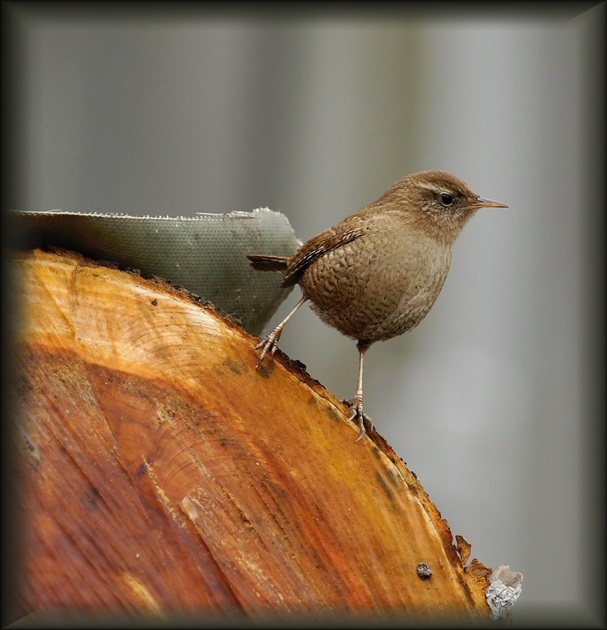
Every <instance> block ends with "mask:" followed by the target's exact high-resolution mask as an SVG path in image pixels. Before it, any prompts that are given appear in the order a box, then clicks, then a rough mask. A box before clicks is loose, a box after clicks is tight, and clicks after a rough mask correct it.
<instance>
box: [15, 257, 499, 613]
mask: <svg viewBox="0 0 607 630" xmlns="http://www.w3.org/2000/svg"><path fill="white" fill-rule="evenodd" d="M11 265H12V266H13V267H14V270H15V273H14V275H13V276H12V284H13V286H14V289H13V291H14V294H15V298H16V300H17V301H16V304H17V306H18V308H19V313H20V314H19V316H18V317H17V318H15V321H14V329H15V330H14V338H15V342H16V349H17V362H16V363H17V365H16V368H17V377H16V378H17V382H18V387H17V392H16V398H17V403H18V410H19V416H18V423H19V429H20V431H19V432H18V436H19V438H18V440H19V444H18V449H19V453H20V456H19V457H20V468H19V478H18V480H17V488H18V496H19V507H20V510H21V516H22V519H23V520H22V525H21V527H22V529H23V536H22V537H21V538H20V539H19V540H20V544H21V545H22V547H21V548H20V556H21V558H22V566H23V572H24V584H23V589H22V592H21V606H22V608H23V609H24V610H27V611H30V610H31V611H50V610H69V609H79V610H85V611H86V610H89V611H97V612H100V611H107V612H124V613H128V614H140V613H160V614H165V615H167V614H171V613H176V612H179V613H184V612H185V613H188V612H190V613H193V612H197V613H200V612H206V613H209V614H219V615H224V614H225V615H229V614H233V613H236V614H240V615H244V616H246V617H249V618H258V617H261V616H264V615H268V614H270V615H277V616H279V617H280V618H287V617H289V616H291V615H303V616H306V617H313V618H319V619H321V618H323V617H324V616H325V615H327V614H342V613H343V614H355V615H358V614H364V615H366V616H367V618H368V616H371V618H375V617H377V618H379V617H381V616H382V615H386V614H390V615H399V616H401V617H402V618H406V617H407V615H411V616H418V615H449V616H451V615H457V616H462V617H470V616H472V617H476V618H479V617H480V618H481V619H482V618H486V619H489V618H490V611H489V607H488V606H487V603H486V601H485V592H486V590H487V580H486V575H487V573H488V572H489V571H488V570H487V569H486V568H485V567H484V566H483V565H482V564H481V563H480V562H479V561H478V560H473V562H472V563H471V565H469V567H468V568H465V567H464V566H463V563H462V559H461V557H460V555H459V554H458V551H457V549H456V547H455V545H454V543H453V536H452V533H451V531H450V529H449V527H448V524H447V523H446V522H445V521H444V520H443V519H442V518H441V515H440V513H439V512H438V510H437V509H436V507H435V506H434V505H433V504H432V502H431V501H430V499H429V498H428V496H427V494H426V493H425V491H424V490H423V488H422V487H421V486H420V484H419V482H418V480H417V479H416V477H415V476H414V475H413V474H412V473H411V472H410V471H409V470H408V469H407V467H406V466H405V464H404V463H403V461H402V460H401V459H400V458H399V457H398V456H396V455H395V453H394V452H393V451H392V449H391V448H390V447H389V446H388V445H387V444H386V443H385V441H383V440H382V438H381V437H380V436H379V435H378V434H373V436H372V437H371V438H369V437H365V438H364V439H363V440H361V441H360V442H358V443H356V442H355V439H356V436H357V433H358V428H357V427H356V426H354V424H353V423H351V422H349V421H348V419H347V418H348V410H347V408H346V406H345V405H344V404H343V403H342V402H340V401H338V400H337V399H336V398H335V397H334V396H332V395H331V394H330V393H328V392H327V391H326V390H325V389H324V388H323V387H322V386H321V385H320V384H318V383H317V382H316V381H314V380H313V379H311V378H310V377H309V376H308V375H307V374H306V373H305V371H304V370H303V369H302V368H301V366H300V365H298V364H296V363H293V362H291V361H289V360H288V359H287V358H286V357H285V356H284V355H282V354H281V353H280V352H277V353H276V355H275V356H274V358H273V359H270V360H266V361H265V362H264V364H263V365H262V366H260V368H259V369H256V364H257V352H256V351H255V350H254V346H255V343H256V341H257V339H256V338H255V337H253V336H251V335H249V334H247V333H246V332H244V331H243V330H242V329H241V328H240V327H239V326H238V325H237V324H236V323H234V322H232V321H230V320H228V319H227V318H225V317H223V316H222V315H220V314H219V313H217V312H216V311H215V310H214V309H213V308H212V307H209V306H204V305H203V304H201V303H199V302H198V301H197V300H196V299H195V298H193V297H192V296H190V295H188V294H187V293H186V292H184V291H181V292H180V291H177V290H175V289H174V288H171V287H170V286H168V285H166V284H163V283H162V282H153V281H149V280H144V279H142V278H141V277H139V276H138V275H135V274H132V273H127V272H123V271H120V270H118V269H113V268H111V267H107V266H103V265H102V264H100V263H96V262H94V261H90V260H86V259H83V258H82V257H80V256H78V255H75V254H71V253H69V252H59V253H57V252H56V253H49V252H43V251H40V250H33V251H28V252H25V253H20V254H14V255H13V256H12V258H11ZM420 564H423V565H426V567H425V568H421V569H420V567H419V565H420ZM426 569H427V570H426Z"/></svg>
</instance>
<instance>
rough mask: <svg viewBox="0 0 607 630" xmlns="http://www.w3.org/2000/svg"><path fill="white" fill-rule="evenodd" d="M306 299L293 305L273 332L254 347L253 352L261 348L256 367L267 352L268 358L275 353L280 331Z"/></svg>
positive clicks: (303, 298)
mask: <svg viewBox="0 0 607 630" xmlns="http://www.w3.org/2000/svg"><path fill="white" fill-rule="evenodd" d="M307 299H308V298H307V297H305V296H304V297H302V298H301V300H299V302H297V304H296V305H295V308H294V309H293V310H292V311H291V312H290V313H289V314H288V315H287V316H286V317H285V318H284V319H283V320H282V321H281V322H280V324H278V326H276V328H274V330H273V331H272V332H271V333H270V334H269V335H268V336H267V337H264V338H263V339H262V340H261V341H260V342H259V343H258V344H257V345H256V346H255V350H259V348H261V354H260V355H259V360H258V361H257V367H259V366H260V365H261V362H262V361H263V360H264V357H265V356H266V354H268V352H269V353H270V356H272V355H273V354H274V353H275V352H276V344H277V343H278V340H279V339H280V335H281V334H282V329H283V328H284V327H285V326H286V324H287V322H288V321H289V320H290V319H291V317H293V315H295V313H296V312H297V309H299V307H300V306H302V304H303V303H304V302H305V301H306V300H307Z"/></svg>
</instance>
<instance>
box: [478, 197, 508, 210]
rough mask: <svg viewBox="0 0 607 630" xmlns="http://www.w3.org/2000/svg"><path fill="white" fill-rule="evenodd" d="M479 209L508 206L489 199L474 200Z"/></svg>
mask: <svg viewBox="0 0 607 630" xmlns="http://www.w3.org/2000/svg"><path fill="white" fill-rule="evenodd" d="M476 202H477V204H478V207H479V208H507V207H508V206H507V205H506V204H505V203H500V202H499V201H491V199H483V198H482V197H479V198H478V199H477V200H476Z"/></svg>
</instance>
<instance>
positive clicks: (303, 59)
mask: <svg viewBox="0 0 607 630" xmlns="http://www.w3.org/2000/svg"><path fill="white" fill-rule="evenodd" d="M47 4H48V5H50V8H49V9H47V10H46V11H44V12H41V11H38V10H37V11H33V12H32V11H29V10H28V9H27V6H26V5H27V3H23V4H21V5H20V4H19V3H16V5H15V11H17V12H18V14H17V13H16V14H15V15H16V16H17V19H18V20H19V21H20V23H21V25H22V27H23V29H24V30H23V33H24V39H23V42H24V44H23V46H24V48H23V49H22V53H23V54H24V57H23V58H24V60H25V62H24V65H23V67H22V70H23V74H22V75H21V78H20V81H21V86H22V88H23V90H24V92H23V94H24V95H25V96H24V99H23V110H22V111H21V116H22V117H23V118H22V122H23V131H24V133H23V137H22V138H21V142H20V151H21V153H20V155H21V157H22V160H23V161H22V164H21V168H20V175H21V177H22V185H23V187H22V194H21V195H19V196H18V198H17V199H16V204H14V205H16V207H18V208H19V209H27V210H50V209H55V208H62V209H64V210H71V211H88V212H92V211H94V212H128V213H133V214H169V215H188V216H190V215H193V214H194V213H195V212H218V213H220V212H228V211H234V210H252V209H254V208H256V207H259V206H268V207H270V208H272V209H273V210H280V211H282V212H284V213H285V214H286V215H287V216H288V218H289V220H290V222H291V224H292V225H293V227H294V229H295V231H296V233H297V235H298V237H299V238H300V239H302V240H305V239H307V238H309V237H311V236H313V235H314V234H316V233H317V232H319V231H321V230H323V229H325V228H326V227H329V226H330V225H332V224H334V223H335V222H337V221H338V220H339V219H341V218H342V217H343V216H345V215H346V214H349V213H351V212H353V211H355V210H357V209H359V208H361V207H362V206H364V205H366V204H367V203H369V202H370V201H373V200H374V199H376V198H377V197H378V196H380V195H381V194H382V193H383V192H384V190H385V189H386V188H387V187H388V186H390V185H391V184H392V183H393V182H394V181H396V180H397V179H399V178H400V177H402V176H403V175H404V174H406V173H410V172H414V171H420V170H425V169H431V168H436V169H443V170H447V171H451V172H453V173H454V174H456V175H458V176H459V177H461V178H462V179H464V180H465V181H466V182H467V183H468V184H469V185H470V186H471V187H472V188H473V189H474V190H475V191H476V192H477V193H479V194H480V195H482V196H485V197H489V198H491V199H497V200H499V201H502V202H504V203H507V204H508V205H509V206H510V207H509V209H499V210H498V209H485V210H481V211H480V212H479V213H478V214H477V215H476V217H475V218H474V219H473V220H472V221H471V222H470V224H469V225H468V226H467V227H466V229H465V230H464V232H463V234H462V236H461V237H460V239H459V241H458V243H457V244H456V249H455V252H454V259H453V264H452V268H451V273H450V276H449V278H448V280H447V282H446V285H445V287H444V289H443V292H442V294H441V296H440V297H439V299H438V301H437V303H436V304H435V306H434V308H433V310H432V311H431V312H430V314H429V315H428V316H427V318H426V320H425V321H424V322H423V323H422V324H421V325H420V326H419V327H418V328H417V329H415V330H414V331H412V332H410V333H409V334H407V335H405V336H403V337H401V338H398V339H394V340H391V341H389V342H386V343H383V344H376V345H375V346H374V347H373V348H372V349H371V351H370V352H369V353H368V355H367V361H366V365H365V408H366V410H367V412H368V413H369V414H370V415H371V416H372V417H373V419H374V420H375V423H376V426H377V429H378V430H379V432H380V433H381V434H382V435H383V436H384V437H385V438H386V439H387V440H388V441H389V442H390V444H391V445H392V446H393V448H394V449H395V451H396V452H397V453H398V454H399V455H400V456H401V457H402V458H403V459H404V460H405V462H406V463H407V464H408V466H409V468H410V469H411V470H413V471H414V472H415V473H416V474H417V475H418V477H419V478H420V481H421V483H422V485H423V486H424V487H425V489H426V490H427V491H428V493H429V495H430V497H431V499H432V500H433V501H434V503H435V504H436V505H437V507H438V508H439V510H440V511H441V513H442V515H443V517H444V518H446V519H447V521H448V522H449V524H450V525H451V528H452V531H453V533H454V534H462V535H463V536H464V537H465V538H466V539H468V540H469V541H470V542H471V544H472V555H473V556H474V557H477V558H479V559H480V560H481V561H482V562H483V563H484V564H486V565H488V566H497V565H499V564H509V565H510V567H511V568H512V569H513V570H515V571H520V572H522V573H523V574H524V585H523V586H524V587H523V594H522V596H521V598H520V600H519V602H518V604H517V607H516V608H515V618H516V617H517V616H519V615H521V614H523V613H524V612H525V611H529V610H541V609H543V608H546V609H549V610H551V611H552V612H554V611H555V610H557V611H558V610H561V609H562V610H564V609H568V610H574V611H576V610H580V611H581V610H582V609H583V608H584V607H585V605H584V604H582V603H581V602H582V600H584V599H585V598H586V595H587V591H586V586H585V585H586V583H587V581H584V575H585V574H586V573H587V571H588V567H589V566H591V564H590V565H589V564H588V563H589V562H591V561H592V559H590V560H589V559H588V557H587V555H586V551H587V549H586V546H587V545H588V544H589V540H590V542H592V536H593V535H594V533H595V528H594V527H593V525H592V521H593V519H594V515H593V513H592V511H589V508H588V507H586V506H585V505H583V499H584V497H585V492H586V490H587V486H586V480H585V474H584V473H585V468H586V466H588V465H590V464H589V458H590V455H589V453H587V452H586V450H585V448H586V442H585V439H584V436H585V434H584V427H585V426H586V425H587V424H588V423H589V422H591V421H592V419H591V418H590V417H589V414H588V412H587V410H588V406H587V405H586V406H584V396H585V392H584V389H583V387H582V385H581V382H582V379H583V376H584V374H585V372H584V370H585V369H586V368H585V366H584V363H583V362H584V360H585V357H586V355H584V353H583V350H584V344H585V337H584V336H585V335H586V334H587V333H588V331H587V330H586V327H585V319H584V318H585V315H584V304H585V302H584V299H583V298H584V283H583V282H582V274H583V272H584V256H585V255H586V251H585V240H584V230H585V226H586V223H585V222H586V221H587V219H588V217H587V213H589V212H594V211H595V209H594V208H592V206H588V205H587V204H586V203H585V198H584V196H583V194H582V185H583V184H584V181H585V180H584V178H583V176H581V168H582V167H583V164H584V162H583V160H582V159H581V157H582V155H583V151H584V146H583V142H584V138H583V134H584V127H583V125H582V124H581V122H582V118H583V115H584V103H583V98H585V96H584V89H585V88H584V82H583V79H584V73H583V68H584V64H585V63H586V58H585V50H586V49H585V48H584V39H585V37H587V33H588V29H589V28H590V27H591V25H592V24H595V23H596V21H597V20H604V4H603V6H599V7H597V8H591V9H590V10H588V11H585V12H584V9H586V8H587V6H585V5H584V4H583V3H577V4H576V3H572V4H573V5H574V7H578V8H577V9H575V8H572V9H571V11H570V14H569V15H568V14H567V13H566V12H565V13H563V14H555V13H554V12H552V11H551V6H550V3H547V5H544V6H546V11H545V13H542V12H541V11H540V12H539V13H536V14H535V15H534V16H528V17H525V16H524V15H507V14H506V13H502V14H485V15H483V14H482V13H477V14H472V13H461V12H460V13H446V12H444V13H443V10H442V9H437V10H436V11H434V12H433V13H428V12H425V13H424V12H419V11H416V10H414V8H413V7H414V6H415V5H411V7H410V8H409V9H407V5H406V4H403V5H402V6H401V8H400V9H398V10H397V9H394V10H392V11H389V10H385V8H383V5H378V7H380V6H381V7H382V8H383V10H381V11H380V10H378V11H376V12H375V13H374V12H373V11H371V10H369V11H368V12H367V13H362V14H356V13H349V12H348V10H347V5H344V10H343V12H337V11H333V12H332V13H330V14H329V13H323V12H321V11H320V10H319V11H317V12H315V11H314V10H310V11H309V12H308V13H303V12H294V13H292V14H288V13H280V14H273V13H271V12H270V13H266V12H261V11H260V12H259V13H256V12H255V11H251V12H247V11H245V10H244V9H241V8H234V10H233V11H232V12H231V11H230V10H229V9H223V10H221V9H219V10H210V9H208V10H205V9H203V8H201V7H202V6H204V5H200V6H198V7H197V8H193V7H196V3H192V5H190V7H192V8H191V10H188V9H185V10H179V11H178V10H171V9H168V10H167V12H166V13H165V12H163V11H158V13H157V14H151V13H150V12H149V10H147V9H146V8H145V7H146V5H145V4H142V5H137V6H134V7H133V8H132V9H130V10H129V11H128V12H126V13H125V12H122V11H118V12H117V13H114V14H112V13H109V12H102V13H101V14H99V13H93V12H86V11H83V10H82V5H86V3H74V4H73V5H68V4H66V5H63V8H62V9H61V10H57V11H53V9H52V5H53V3H52V2H51V3H47ZM155 6H156V7H158V6H159V5H155ZM175 6H177V5H175ZM224 6H229V5H224ZM253 6H254V5H253ZM456 6H457V5H456ZM479 6H482V5H479ZM70 7H72V8H70ZM78 7H80V8H79V9H78ZM576 13H577V14H578V15H576ZM604 194H605V193H604V184H601V185H600V186H599V191H598V195H599V196H600V197H601V199H600V202H597V203H604ZM601 290H602V289H601ZM298 295H299V293H298V290H297V289H296V291H294V292H293V293H292V294H291V295H290V296H289V299H288V300H287V302H286V303H285V304H283V306H282V307H281V310H280V311H279V313H277V315H276V317H275V318H274V320H273V321H272V324H276V323H277V322H278V321H279V320H280V319H281V316H283V315H284V314H285V313H286V312H287V311H288V310H289V309H290V308H291V307H292V306H293V305H294V303H295V302H296V300H297V299H298ZM268 329H269V327H268ZM280 347H281V349H282V350H284V351H285V352H286V353H287V354H288V355H289V356H291V357H292V358H294V359H298V360H300V361H302V362H303V363H305V364H306V366H307V369H308V371H309V373H310V374H311V375H312V376H313V377H314V378H316V379H318V380H319V381H320V382H321V383H322V384H323V385H325V386H326V387H327V388H328V389H329V390H330V391H331V392H333V393H334V394H336V395H337V396H338V397H340V398H349V397H351V396H352V395H353V393H354V388H355V380H356V367H357V365H356V361H357V353H356V348H355V343H354V342H353V341H351V340H349V339H346V338H344V337H342V336H341V335H340V334H339V333H337V332H336V331H334V330H331V329H329V328H327V327H326V326H325V325H324V324H322V323H321V322H320V321H319V320H318V319H317V318H316V317H315V316H314V315H313V314H312V312H311V311H310V310H309V309H307V308H306V309H302V311H300V312H299V313H298V315H297V316H296V317H295V318H294V320H292V321H291V323H290V324H289V325H288V326H287V328H286V329H285V332H284V334H283V336H282V339H281V343H280ZM585 410H586V411H585ZM336 457H339V453H336ZM603 501H604V498H603V497H601V498H600V499H599V502H600V505H603ZM403 544H407V542H406V540H404V541H403ZM601 559H602V557H601ZM598 560H599V558H596V561H598ZM572 627H576V626H572ZM578 627H581V626H578Z"/></svg>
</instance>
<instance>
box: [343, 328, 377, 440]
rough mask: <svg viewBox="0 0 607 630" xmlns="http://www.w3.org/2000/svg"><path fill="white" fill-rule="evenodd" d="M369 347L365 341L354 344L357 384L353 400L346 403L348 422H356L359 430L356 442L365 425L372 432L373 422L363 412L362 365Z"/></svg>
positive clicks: (361, 435)
mask: <svg viewBox="0 0 607 630" xmlns="http://www.w3.org/2000/svg"><path fill="white" fill-rule="evenodd" d="M370 345H371V344H370V343H369V342H367V341H359V342H358V343H357V344H356V347H357V348H358V382H357V384H356V393H355V394H354V398H353V399H352V400H350V401H348V404H349V405H350V412H351V414H350V417H349V418H348V420H353V421H356V424H358V428H359V433H358V437H357V438H356V442H358V440H360V439H361V438H362V437H363V435H364V434H365V433H366V428H365V424H366V425H367V426H368V428H369V431H373V420H371V418H369V416H367V415H366V414H365V413H364V412H363V364H364V361H365V352H366V351H367V350H368V349H369V346H370Z"/></svg>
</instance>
